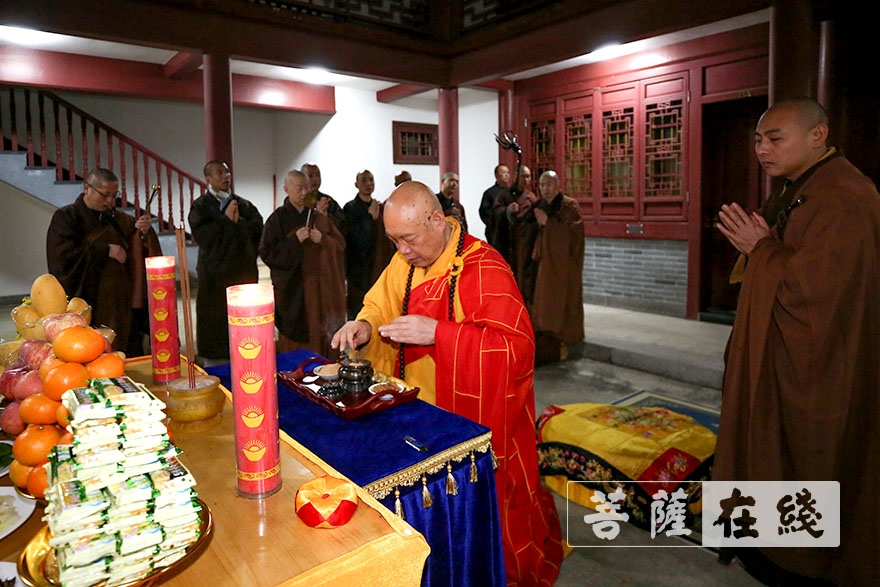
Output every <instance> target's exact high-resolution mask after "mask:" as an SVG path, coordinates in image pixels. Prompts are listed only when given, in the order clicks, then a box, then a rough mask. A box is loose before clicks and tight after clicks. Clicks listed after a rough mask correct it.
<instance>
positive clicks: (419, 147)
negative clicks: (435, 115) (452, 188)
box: [391, 121, 440, 165]
mask: <svg viewBox="0 0 880 587" xmlns="http://www.w3.org/2000/svg"><path fill="white" fill-rule="evenodd" d="M391 132H392V133H393V135H394V136H393V139H392V144H393V147H394V162H395V163H400V164H413V165H437V164H439V163H440V145H439V140H438V131H437V125H436V124H419V123H415V122H398V121H392V123H391Z"/></svg>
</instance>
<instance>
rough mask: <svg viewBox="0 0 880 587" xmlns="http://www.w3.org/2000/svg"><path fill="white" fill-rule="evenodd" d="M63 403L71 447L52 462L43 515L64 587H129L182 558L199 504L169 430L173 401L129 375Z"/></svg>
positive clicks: (58, 450) (60, 449)
mask: <svg viewBox="0 0 880 587" xmlns="http://www.w3.org/2000/svg"><path fill="white" fill-rule="evenodd" d="M61 401H62V402H63V403H64V405H65V407H67V409H68V410H69V411H70V414H71V423H70V427H71V429H72V431H73V444H68V445H58V446H56V447H55V449H54V450H53V452H52V455H51V457H50V466H49V488H48V489H47V490H46V499H47V501H48V505H47V506H46V516H45V518H44V519H45V520H46V521H47V523H48V525H49V529H50V531H51V532H52V538H51V539H50V542H49V543H50V545H51V546H53V547H54V548H55V556H56V558H57V562H58V568H59V577H58V579H59V581H60V582H61V584H62V585H64V586H65V587H86V586H89V585H95V584H97V583H104V582H106V585H108V587H112V586H114V585H123V584H125V583H129V582H132V581H136V580H138V579H142V578H144V577H146V576H147V575H149V574H150V573H151V572H152V571H153V570H155V569H158V568H161V567H164V566H168V565H170V564H172V563H173V562H175V561H177V560H179V559H180V558H182V557H183V556H184V555H185V554H186V548H187V546H189V545H190V544H192V543H193V542H195V541H196V540H197V539H198V537H199V525H200V517H199V511H200V509H201V506H200V505H199V503H198V501H197V499H196V498H197V494H196V492H195V490H194V489H193V487H194V486H195V484H196V482H195V479H193V477H192V475H191V474H190V473H189V471H188V470H187V469H186V467H184V466H183V464H181V463H180V461H179V460H178V459H177V456H178V454H179V451H178V450H177V448H176V447H175V446H174V445H173V444H171V443H170V441H169V439H168V433H167V429H166V428H165V425H164V424H163V423H162V419H163V418H164V417H165V414H164V412H163V411H162V410H163V409H164V408H165V404H164V403H163V402H162V401H161V400H159V399H158V398H156V396H155V395H153V394H152V392H150V391H149V390H148V389H147V388H146V387H144V386H143V385H140V384H138V383H135V382H134V381H132V380H131V379H130V378H128V377H116V378H111V379H95V380H93V381H91V382H90V385H89V387H82V388H77V389H71V390H68V391H67V392H65V394H64V396H63V397H62V399H61Z"/></svg>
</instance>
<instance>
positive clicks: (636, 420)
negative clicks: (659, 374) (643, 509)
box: [538, 403, 715, 508]
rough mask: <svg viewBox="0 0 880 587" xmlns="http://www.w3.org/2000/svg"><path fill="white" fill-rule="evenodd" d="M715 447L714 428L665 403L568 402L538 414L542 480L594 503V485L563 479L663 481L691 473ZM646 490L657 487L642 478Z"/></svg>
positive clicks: (562, 492) (572, 496) (570, 495)
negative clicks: (641, 404) (676, 410)
mask: <svg viewBox="0 0 880 587" xmlns="http://www.w3.org/2000/svg"><path fill="white" fill-rule="evenodd" d="M714 453H715V434H714V433H713V432H712V431H711V430H709V429H708V428H706V427H704V426H702V425H700V424H697V423H696V422H694V420H693V419H692V418H690V417H689V416H685V415H682V414H678V413H676V412H672V411H670V410H667V409H665V408H657V407H643V406H616V405H608V404H591V403H584V404H569V405H564V406H550V407H548V408H547V410H545V412H544V414H543V415H542V416H541V419H540V420H539V428H538V459H539V466H540V469H541V474H542V475H543V479H544V481H545V482H546V483H547V485H548V486H549V487H550V488H551V489H553V490H554V491H556V492H557V493H559V494H560V495H563V496H567V497H568V498H569V499H571V500H572V501H575V502H576V503H579V504H581V505H583V506H586V507H590V508H593V506H594V505H595V504H593V503H592V502H591V501H590V497H592V496H593V491H594V489H599V486H598V485H595V484H592V485H589V486H588V485H585V484H576V483H572V484H569V483H568V481H667V482H670V483H675V482H678V481H684V480H687V479H690V478H691V476H692V475H693V474H694V473H695V472H697V471H698V469H699V468H700V467H701V466H702V465H703V463H705V462H706V461H707V460H709V459H711V458H712V456H713V455H714ZM645 487H646V488H648V490H649V491H650V490H653V489H660V488H662V486H661V485H659V484H653V483H651V484H645Z"/></svg>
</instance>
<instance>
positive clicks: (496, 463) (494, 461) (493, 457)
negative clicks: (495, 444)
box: [489, 446, 498, 469]
mask: <svg viewBox="0 0 880 587" xmlns="http://www.w3.org/2000/svg"><path fill="white" fill-rule="evenodd" d="M489 454H491V455H492V468H493V469H497V468H498V457H496V456H495V451H494V450H492V447H491V446H490V447H489Z"/></svg>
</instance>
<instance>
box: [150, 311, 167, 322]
mask: <svg viewBox="0 0 880 587" xmlns="http://www.w3.org/2000/svg"><path fill="white" fill-rule="evenodd" d="M167 317H168V310H166V309H165V308H159V309H158V310H156V311H155V312H153V318H155V319H156V320H158V321H159V322H161V321H162V320H164V319H165V318H167Z"/></svg>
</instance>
